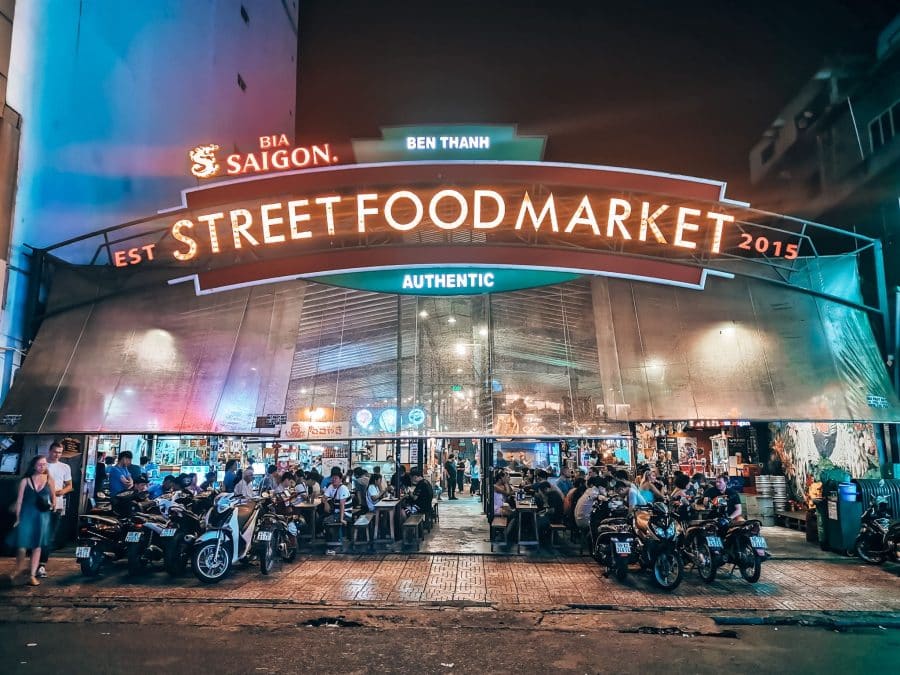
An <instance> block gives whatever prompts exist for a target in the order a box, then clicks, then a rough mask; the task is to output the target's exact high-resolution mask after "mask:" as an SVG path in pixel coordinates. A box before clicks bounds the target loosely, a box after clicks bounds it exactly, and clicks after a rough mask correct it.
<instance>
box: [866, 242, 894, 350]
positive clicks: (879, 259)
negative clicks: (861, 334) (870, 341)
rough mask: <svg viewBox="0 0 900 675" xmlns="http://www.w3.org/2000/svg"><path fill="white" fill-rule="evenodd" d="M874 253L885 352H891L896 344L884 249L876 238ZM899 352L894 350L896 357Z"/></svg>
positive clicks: (873, 247)
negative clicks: (892, 331)
mask: <svg viewBox="0 0 900 675" xmlns="http://www.w3.org/2000/svg"><path fill="white" fill-rule="evenodd" d="M872 255H873V256H875V283H876V288H877V289H878V313H879V314H881V325H882V329H883V330H884V352H885V354H887V353H890V352H889V350H890V349H891V348H892V347H893V346H894V341H893V339H892V336H891V319H890V306H889V305H888V300H887V280H886V279H885V274H884V249H883V248H882V245H881V241H880V240H875V241H874V242H873V244H872ZM896 357H897V353H896V352H894V358H895V359H896Z"/></svg>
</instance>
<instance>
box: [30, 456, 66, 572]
mask: <svg viewBox="0 0 900 675" xmlns="http://www.w3.org/2000/svg"><path fill="white" fill-rule="evenodd" d="M62 452H63V446H62V443H60V442H58V441H54V442H53V443H52V444H51V445H50V449H49V450H48V451H47V472H48V473H49V474H50V477H51V478H52V479H53V484H54V485H55V486H56V492H55V493H54V495H55V499H54V504H53V509H52V510H51V511H50V534H49V536H48V540H47V545H46V546H42V547H41V564H40V566H39V567H38V569H37V577H38V579H42V578H44V577H46V576H47V559H48V558H49V557H50V551H52V550H53V547H54V546H55V545H56V536H57V533H58V532H59V524H60V523H61V522H62V521H63V518H65V515H66V495H67V494H69V493H70V492H71V491H72V467H70V466H69V465H68V464H66V463H65V462H61V461H60V458H61V457H62Z"/></svg>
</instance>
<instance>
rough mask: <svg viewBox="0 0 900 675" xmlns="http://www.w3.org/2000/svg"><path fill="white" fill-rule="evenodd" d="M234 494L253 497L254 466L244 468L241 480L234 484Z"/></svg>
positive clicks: (247, 497) (245, 497) (248, 497)
mask: <svg viewBox="0 0 900 675" xmlns="http://www.w3.org/2000/svg"><path fill="white" fill-rule="evenodd" d="M232 494H233V495H234V496H235V497H242V498H244V499H253V497H254V496H255V493H254V492H253V467H247V468H246V469H244V472H243V474H241V480H239V481H238V482H237V483H235V484H234V490H232Z"/></svg>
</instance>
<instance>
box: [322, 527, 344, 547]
mask: <svg viewBox="0 0 900 675" xmlns="http://www.w3.org/2000/svg"><path fill="white" fill-rule="evenodd" d="M343 530H344V526H343V525H341V524H340V523H339V522H337V521H330V522H328V523H325V546H326V547H328V548H343V546H344V532H343Z"/></svg>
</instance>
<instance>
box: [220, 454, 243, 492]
mask: <svg viewBox="0 0 900 675" xmlns="http://www.w3.org/2000/svg"><path fill="white" fill-rule="evenodd" d="M239 480H240V468H239V467H238V461H237V460H236V459H229V460H228V461H227V462H225V477H224V478H223V479H222V491H223V492H234V486H235V483H237V482H238V481H239Z"/></svg>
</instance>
